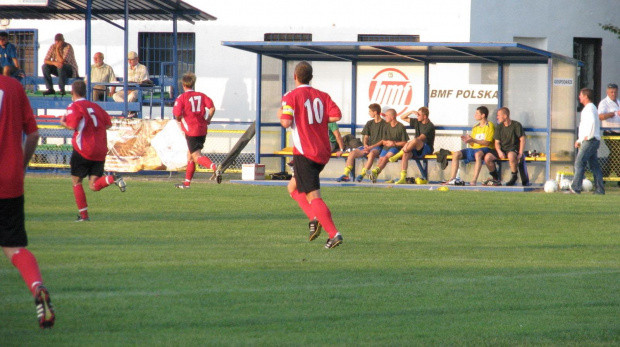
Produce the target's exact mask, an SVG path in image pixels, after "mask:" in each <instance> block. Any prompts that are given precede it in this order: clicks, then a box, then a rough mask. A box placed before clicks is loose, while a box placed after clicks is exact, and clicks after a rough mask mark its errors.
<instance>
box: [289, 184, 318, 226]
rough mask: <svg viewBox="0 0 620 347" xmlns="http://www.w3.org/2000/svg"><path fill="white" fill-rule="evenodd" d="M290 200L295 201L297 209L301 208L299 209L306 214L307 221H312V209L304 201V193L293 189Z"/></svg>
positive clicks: (305, 200)
mask: <svg viewBox="0 0 620 347" xmlns="http://www.w3.org/2000/svg"><path fill="white" fill-rule="evenodd" d="M291 198H293V199H294V200H295V201H297V203H298V204H299V207H301V209H302V210H303V211H304V213H305V214H306V216H307V217H308V219H309V220H313V219H314V216H315V214H314V212H313V211H312V207H311V206H310V203H309V202H308V200H307V199H306V194H305V193H300V192H299V191H297V189H295V190H293V192H292V193H291Z"/></svg>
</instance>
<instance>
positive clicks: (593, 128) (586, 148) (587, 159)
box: [570, 88, 605, 195]
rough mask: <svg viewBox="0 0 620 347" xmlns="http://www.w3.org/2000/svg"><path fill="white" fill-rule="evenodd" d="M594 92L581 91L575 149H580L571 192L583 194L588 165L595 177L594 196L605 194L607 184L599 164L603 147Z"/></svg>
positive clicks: (576, 159) (585, 89) (576, 158)
mask: <svg viewBox="0 0 620 347" xmlns="http://www.w3.org/2000/svg"><path fill="white" fill-rule="evenodd" d="M593 98H594V91H593V90H592V89H590V88H583V89H581V90H580V91H579V102H580V103H581V104H583V106H584V107H583V110H582V111H581V122H580V123H579V133H578V136H577V141H575V149H578V152H577V156H576V157H575V177H574V179H573V182H572V183H571V185H570V191H571V192H572V193H575V194H580V193H581V185H582V182H583V176H584V173H585V167H586V164H589V165H590V170H592V174H593V175H594V194H601V195H604V194H605V182H603V172H602V170H601V166H600V165H599V163H598V148H599V146H600V145H601V121H600V119H599V117H598V111H597V110H596V106H594V104H593V103H592V99H593Z"/></svg>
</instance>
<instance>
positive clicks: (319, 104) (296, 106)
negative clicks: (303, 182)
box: [282, 85, 342, 164]
mask: <svg viewBox="0 0 620 347" xmlns="http://www.w3.org/2000/svg"><path fill="white" fill-rule="evenodd" d="M330 117H337V118H338V119H340V118H341V117H342V114H341V113H340V108H338V106H337V105H336V103H335V102H333V101H332V98H331V97H330V96H329V94H327V93H324V92H322V91H320V90H317V89H314V88H312V87H310V86H309V85H301V86H299V87H297V88H295V89H293V90H292V91H290V92H288V93H286V94H284V96H283V97H282V119H289V120H293V124H292V125H291V130H292V131H293V145H294V148H293V154H297V155H303V156H304V157H306V158H308V159H310V160H312V161H314V162H317V163H319V164H327V162H328V161H329V158H330V156H331V144H330V142H329V132H328V130H327V123H329V118H330Z"/></svg>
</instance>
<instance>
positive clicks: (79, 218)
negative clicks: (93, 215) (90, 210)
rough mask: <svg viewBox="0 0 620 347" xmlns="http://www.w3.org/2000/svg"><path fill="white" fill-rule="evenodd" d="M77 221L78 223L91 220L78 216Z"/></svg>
mask: <svg viewBox="0 0 620 347" xmlns="http://www.w3.org/2000/svg"><path fill="white" fill-rule="evenodd" d="M75 221H76V222H90V218H82V216H80V215H79V214H78V216H77V219H76V220H75Z"/></svg>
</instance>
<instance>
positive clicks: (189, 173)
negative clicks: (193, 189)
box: [183, 161, 196, 186]
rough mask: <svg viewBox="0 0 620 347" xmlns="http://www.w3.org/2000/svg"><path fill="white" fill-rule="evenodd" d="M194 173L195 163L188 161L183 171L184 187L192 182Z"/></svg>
mask: <svg viewBox="0 0 620 347" xmlns="http://www.w3.org/2000/svg"><path fill="white" fill-rule="evenodd" d="M194 172H196V162H194V161H188V162H187V169H185V182H184V183H183V184H184V185H186V186H189V185H190V183H191V182H192V178H194Z"/></svg>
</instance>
